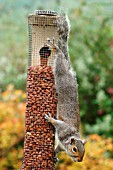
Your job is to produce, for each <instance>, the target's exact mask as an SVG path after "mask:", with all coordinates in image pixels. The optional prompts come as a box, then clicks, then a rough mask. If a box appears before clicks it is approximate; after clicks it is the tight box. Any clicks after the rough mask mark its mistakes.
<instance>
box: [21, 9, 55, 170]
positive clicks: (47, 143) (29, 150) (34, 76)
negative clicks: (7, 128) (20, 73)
mask: <svg viewBox="0 0 113 170" xmlns="http://www.w3.org/2000/svg"><path fill="white" fill-rule="evenodd" d="M56 17H57V16H56V15H55V13H50V12H47V13H46V14H45V13H44V11H40V12H39V13H38V11H37V13H36V14H34V15H30V16H29V18H28V22H29V23H28V25H29V67H28V75H27V102H26V113H25V116H26V121H25V139H24V153H23V163H22V167H21V170H54V139H55V137H54V136H55V134H54V133H55V132H54V127H53V126H52V125H51V124H49V123H48V122H47V121H46V120H45V114H48V112H50V113H51V115H52V117H55V116H56V93H55V82H54V75H53V68H52V66H53V61H54V57H53V56H54V54H53V52H52V51H51V50H50V49H49V48H48V47H47V46H46V45H45V44H46V40H47V38H48V37H49V38H52V37H54V38H55V41H56V43H57V40H58V37H57V31H56V29H57V28H56V25H55V20H56Z"/></svg>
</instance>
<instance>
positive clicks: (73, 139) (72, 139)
mask: <svg viewBox="0 0 113 170" xmlns="http://www.w3.org/2000/svg"><path fill="white" fill-rule="evenodd" d="M73 144H75V138H74V137H72V138H71V145H73Z"/></svg>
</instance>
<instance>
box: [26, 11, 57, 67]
mask: <svg viewBox="0 0 113 170" xmlns="http://www.w3.org/2000/svg"><path fill="white" fill-rule="evenodd" d="M56 19H57V16H56V13H55V12H50V11H36V14H33V15H29V17H28V29H29V60H28V64H29V66H37V65H41V60H40V54H39V52H40V49H41V48H42V47H44V46H46V44H47V38H50V39H52V38H53V37H54V41H55V43H56V44H57V41H58V34H57V25H56ZM46 52H47V51H45V53H46ZM54 56H55V53H54V51H51V55H50V56H49V57H48V59H47V65H48V66H53V63H54Z"/></svg>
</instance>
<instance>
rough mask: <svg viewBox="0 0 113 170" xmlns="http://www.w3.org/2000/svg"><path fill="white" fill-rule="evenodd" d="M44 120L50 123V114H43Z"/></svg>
mask: <svg viewBox="0 0 113 170" xmlns="http://www.w3.org/2000/svg"><path fill="white" fill-rule="evenodd" d="M45 119H46V120H47V121H48V122H50V119H51V114H50V113H48V114H45Z"/></svg>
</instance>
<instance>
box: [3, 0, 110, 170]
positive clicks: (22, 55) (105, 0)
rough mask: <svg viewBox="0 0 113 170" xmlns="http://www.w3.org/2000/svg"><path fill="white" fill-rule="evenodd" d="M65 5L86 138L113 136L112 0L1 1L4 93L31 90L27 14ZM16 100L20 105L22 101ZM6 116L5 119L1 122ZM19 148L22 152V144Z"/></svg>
mask: <svg viewBox="0 0 113 170" xmlns="http://www.w3.org/2000/svg"><path fill="white" fill-rule="evenodd" d="M60 5H61V6H63V7H64V10H65V11H66V12H68V16H69V19H70V25H71V31H70V38H69V54H70V58H71V63H72V66H73V68H74V70H75V71H76V74H77V79H78V84H79V103H80V114H81V122H82V132H83V135H87V134H91V133H98V134H99V135H105V136H107V137H110V136H112V134H113V128H112V125H113V20H112V18H113V12H112V11H113V0H98V1H93V0H79V1H76V2H75V1H74V0H72V1H71V2H69V1H68V0H65V1H63V0H54V1H53V0H49V1H47V0H38V1H32V0H19V1H18V0H15V1H13V0H0V11H1V12H0V40H1V43H0V91H1V92H3V93H5V92H7V90H6V89H7V86H8V85H9V84H13V85H14V88H15V89H18V90H19V89H20V90H22V91H25V89H26V77H27V64H28V27H27V16H28V14H30V13H33V12H34V10H35V9H47V10H56V11H59V8H60ZM3 93H2V94H3ZM15 93H16V92H15ZM21 93H22V92H21ZM0 100H1V101H2V100H3V99H2V97H0ZM11 100H12V99H11ZM9 101H10V100H9ZM9 101H8V102H7V105H9ZM2 102H3V103H4V101H2ZM5 102H6V101H5ZM16 102H17V107H18V105H19V103H21V101H16ZM3 103H1V107H3V108H1V109H2V114H3V115H4V114H6V113H9V111H8V110H7V111H4V108H5V105H6V103H4V104H3ZM9 106H10V105H9ZM11 106H12V105H11ZM15 110H17V108H15ZM13 113H14V110H13ZM10 114H11V110H10ZM6 115H7V114H6ZM11 115H12V114H11ZM15 115H16V113H14V119H16V116H17V115H16V116H15ZM4 116H5V115H4ZM4 116H3V118H2V117H1V118H0V121H1V122H2V123H4V121H5V119H6V117H5V118H4ZM22 116H23V115H22ZM12 117H13V116H12ZM12 121H13V119H12ZM2 123H1V124H2ZM1 124H0V125H1ZM9 129H10V128H9ZM21 131H22V129H21ZM18 132H19V131H18ZM18 132H17V133H18ZM12 133H13V132H12ZM9 134H10V133H9ZM6 136H8V135H6ZM10 138H11V136H10ZM21 138H22V136H21ZM21 138H20V139H21ZM14 141H16V140H14ZM14 145H15V143H14ZM16 147H17V148H18V147H20V148H21V152H22V144H21V141H20V143H19V144H18V145H17V144H16ZM12 149H13V147H12V146H11V150H12ZM14 153H15V154H17V150H15V149H14ZM9 158H10V156H9ZM2 159H3V160H2V162H3V161H5V163H4V165H5V166H10V162H11V160H10V159H8V158H7V159H8V161H9V162H8V161H7V160H5V159H4V158H2ZM19 159H20V158H19ZM6 162H7V163H6ZM7 164H8V165H7ZM4 165H3V166H4ZM15 166H16V168H17V165H15ZM2 168H3V167H2ZM16 168H15V169H16ZM64 168H65V167H64ZM74 168H75V167H74ZM6 169H7V168H6ZM9 169H10V168H9ZM4 170H5V169H4Z"/></svg>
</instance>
